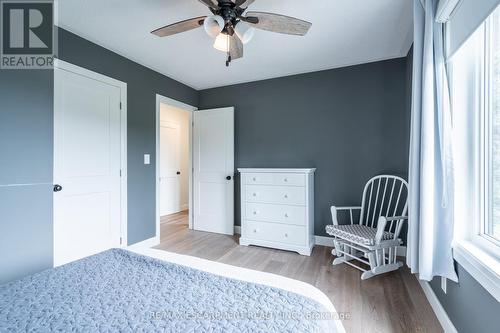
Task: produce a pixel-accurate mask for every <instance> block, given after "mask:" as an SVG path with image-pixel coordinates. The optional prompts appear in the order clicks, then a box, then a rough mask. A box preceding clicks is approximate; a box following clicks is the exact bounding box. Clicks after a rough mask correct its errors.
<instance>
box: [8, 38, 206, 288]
mask: <svg viewBox="0 0 500 333" xmlns="http://www.w3.org/2000/svg"><path fill="white" fill-rule="evenodd" d="M59 57H60V58H61V59H63V60H65V61H68V62H70V63H73V64H75V65H78V66H81V67H84V68H87V69H90V70H93V71H95V72H98V73H102V74H104V75H107V76H110V77H113V78H115V79H118V80H121V81H124V82H126V83H127V84H128V87H127V88H128V89H127V92H128V96H127V99H128V129H127V130H128V133H127V134H128V142H127V145H128V241H129V244H133V243H135V242H139V241H142V240H144V239H147V238H150V237H153V236H154V234H155V202H156V201H155V170H154V165H155V140H156V138H155V111H156V93H159V94H161V95H164V96H167V97H171V98H174V99H177V100H179V101H182V102H185V103H187V104H191V105H194V106H196V105H197V104H198V92H197V91H196V90H194V89H191V88H189V87H187V86H185V85H183V84H180V83H178V82H177V81H174V80H172V79H170V78H168V77H166V76H163V75H161V74H159V73H157V72H154V71H152V70H150V69H148V68H146V67H144V66H141V65H138V64H137V63H134V62H132V61H130V60H128V59H126V58H124V57H121V56H119V55H117V54H115V53H113V52H111V51H109V50H106V49H104V48H102V47H100V46H98V45H95V44H93V43H91V42H89V41H87V40H85V39H82V38H80V37H78V36H76V35H74V34H71V33H69V32H67V31H65V30H62V29H59ZM53 81H54V80H53V71H51V70H0V156H1V163H0V253H1V255H0V283H3V282H6V281H10V280H13V279H16V278H19V277H22V276H25V275H29V274H32V273H35V272H38V271H41V270H43V269H46V268H50V267H52V264H53V258H52V256H53V253H52V252H53V227H52V172H53V85H54V82H53ZM145 153H149V154H151V157H152V158H151V165H148V166H146V165H144V164H143V154H145Z"/></svg>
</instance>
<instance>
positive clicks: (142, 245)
mask: <svg viewBox="0 0 500 333" xmlns="http://www.w3.org/2000/svg"><path fill="white" fill-rule="evenodd" d="M159 244H160V237H159V236H155V237H151V238H148V239H145V240H143V241H142V242H139V243H135V244H132V245H129V246H128V248H129V249H133V250H139V249H149V248H152V247H154V246H157V245H159Z"/></svg>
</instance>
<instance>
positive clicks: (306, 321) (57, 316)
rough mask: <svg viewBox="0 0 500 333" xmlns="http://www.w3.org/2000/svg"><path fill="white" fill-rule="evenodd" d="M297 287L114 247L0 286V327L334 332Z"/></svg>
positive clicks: (10, 329) (0, 329) (321, 310)
mask: <svg viewBox="0 0 500 333" xmlns="http://www.w3.org/2000/svg"><path fill="white" fill-rule="evenodd" d="M325 311H326V310H325V309H324V308H323V307H322V305H320V304H319V303H317V302H315V301H313V300H311V299H309V298H306V297H303V296H300V295H298V294H295V293H291V292H287V291H284V290H281V289H277V288H272V287H267V286H264V285H258V284H253V283H247V282H243V281H239V280H234V279H229V278H225V277H221V276H217V275H214V274H210V273H206V272H203V271H199V270H196V269H192V268H189V267H185V266H181V265H176V264H171V263H167V262H164V261H161V260H157V259H153V258H150V257H146V256H141V255H138V254H135V253H132V252H129V251H125V250H119V249H113V250H109V251H106V252H103V253H100V254H97V255H95V256H91V257H88V258H85V259H82V260H78V261H75V262H73V263H70V264H67V265H64V266H61V267H57V268H54V269H50V270H47V271H44V272H41V273H38V274H35V275H33V276H30V277H26V278H24V279H21V280H18V281H14V282H11V283H7V284H4V285H2V286H0V332H18V331H22V332H24V331H33V332H35V331H36V332H48V331H61V332H69V331H78V332H332V331H334V330H335V328H334V325H333V320H321V319H318V318H319V316H320V315H322V314H324V312H325Z"/></svg>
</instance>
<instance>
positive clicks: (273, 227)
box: [242, 221, 307, 245]
mask: <svg viewBox="0 0 500 333" xmlns="http://www.w3.org/2000/svg"><path fill="white" fill-rule="evenodd" d="M306 235H307V231H306V227H300V226H295V225H286V224H278V223H269V222H257V221H244V222H243V223H242V236H243V237H246V238H251V239H257V240H265V241H270V242H278V243H285V244H293V245H305V244H306Z"/></svg>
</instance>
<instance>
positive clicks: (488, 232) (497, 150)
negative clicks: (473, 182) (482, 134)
mask: <svg viewBox="0 0 500 333" xmlns="http://www.w3.org/2000/svg"><path fill="white" fill-rule="evenodd" d="M485 37H486V38H485V46H486V52H485V65H486V66H485V68H486V75H485V79H486V80H485V81H486V82H485V97H486V103H485V108H484V111H485V112H486V113H487V115H486V117H485V119H486V121H487V124H486V126H487V129H488V131H487V134H486V135H487V137H486V142H487V145H486V147H485V148H486V149H487V152H486V154H485V156H486V159H487V167H488V169H487V171H486V172H487V173H488V174H487V178H486V179H487V183H488V184H489V187H490V188H489V191H488V192H489V195H488V196H489V198H488V200H487V201H486V207H485V208H486V209H488V211H489V214H486V216H487V218H486V219H485V221H484V222H485V224H484V227H483V230H482V233H483V234H484V235H485V236H486V237H487V238H491V240H492V241H494V242H500V10H496V11H495V12H494V13H493V14H492V15H491V17H490V18H489V20H488V21H487V22H486V27H485Z"/></svg>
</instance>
